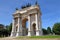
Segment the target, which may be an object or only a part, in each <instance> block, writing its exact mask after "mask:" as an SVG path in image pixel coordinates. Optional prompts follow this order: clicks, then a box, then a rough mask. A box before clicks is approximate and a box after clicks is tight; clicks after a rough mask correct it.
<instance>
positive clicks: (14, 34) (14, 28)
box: [11, 19, 16, 37]
mask: <svg viewBox="0 0 60 40" xmlns="http://www.w3.org/2000/svg"><path fill="white" fill-rule="evenodd" d="M12 36H16V27H15V20H14V19H13V23H12V32H11V37H12Z"/></svg>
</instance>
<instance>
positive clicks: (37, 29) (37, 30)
mask: <svg viewBox="0 0 60 40" xmlns="http://www.w3.org/2000/svg"><path fill="white" fill-rule="evenodd" d="M35 17H36V36H39V35H40V34H39V26H38V15H37V14H35Z"/></svg>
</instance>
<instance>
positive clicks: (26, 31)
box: [22, 18, 28, 36]
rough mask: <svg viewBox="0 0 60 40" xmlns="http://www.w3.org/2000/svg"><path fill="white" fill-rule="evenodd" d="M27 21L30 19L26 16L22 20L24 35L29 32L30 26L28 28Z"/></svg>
mask: <svg viewBox="0 0 60 40" xmlns="http://www.w3.org/2000/svg"><path fill="white" fill-rule="evenodd" d="M27 22H28V19H27V18H24V19H23V20H22V28H23V29H22V31H23V36H26V35H27V34H28V28H27V26H26V25H27Z"/></svg>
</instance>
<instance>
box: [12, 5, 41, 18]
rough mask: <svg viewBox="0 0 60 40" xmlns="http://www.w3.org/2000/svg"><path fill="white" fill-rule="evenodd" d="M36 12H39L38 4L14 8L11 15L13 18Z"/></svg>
mask: <svg viewBox="0 0 60 40" xmlns="http://www.w3.org/2000/svg"><path fill="white" fill-rule="evenodd" d="M36 13H40V11H39V6H38V5H35V6H31V7H28V8H24V9H21V10H16V12H15V13H14V14H13V16H14V18H17V17H27V16H28V15H31V14H36Z"/></svg>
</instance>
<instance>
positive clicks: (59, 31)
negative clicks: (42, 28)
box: [52, 23, 60, 35]
mask: <svg viewBox="0 0 60 40" xmlns="http://www.w3.org/2000/svg"><path fill="white" fill-rule="evenodd" d="M52 31H53V32H54V33H55V34H57V35H60V23H55V24H54V26H53V29H52Z"/></svg>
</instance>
